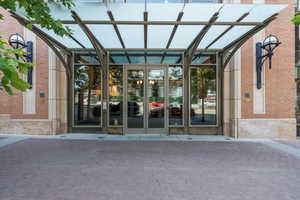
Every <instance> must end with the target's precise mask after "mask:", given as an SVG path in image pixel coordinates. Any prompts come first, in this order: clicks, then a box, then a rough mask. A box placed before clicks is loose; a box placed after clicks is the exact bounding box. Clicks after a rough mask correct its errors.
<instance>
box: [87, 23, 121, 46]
mask: <svg viewBox="0 0 300 200" xmlns="http://www.w3.org/2000/svg"><path fill="white" fill-rule="evenodd" d="M87 26H88V27H89V28H90V30H91V31H92V32H93V34H94V35H95V37H96V38H97V39H98V40H99V42H100V43H101V44H102V45H103V46H104V47H105V48H122V46H121V42H120V40H119V38H118V36H117V34H116V31H115V29H114V28H113V25H110V24H103V25H95V24H91V25H87ZM108 38H109V39H108Z"/></svg>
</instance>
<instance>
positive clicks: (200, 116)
mask: <svg viewBox="0 0 300 200" xmlns="http://www.w3.org/2000/svg"><path fill="white" fill-rule="evenodd" d="M190 70H191V71H190V72H191V74H190V75H191V77H190V78H191V79H190V80H191V85H190V87H191V88H190V89H191V100H190V102H191V105H190V106H191V107H190V109H191V110H190V111H191V112H190V115H191V124H192V125H213V124H216V104H217V101H216V67H215V66H198V67H191V69H190Z"/></svg>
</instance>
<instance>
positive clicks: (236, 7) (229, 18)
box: [217, 4, 254, 22]
mask: <svg viewBox="0 0 300 200" xmlns="http://www.w3.org/2000/svg"><path fill="white" fill-rule="evenodd" d="M253 7H254V5H252V4H224V6H223V8H222V9H221V10H220V13H219V17H218V19H217V21H218V22H235V21H237V20H238V19H239V18H240V17H241V16H243V15H244V14H245V13H247V12H249V11H250V10H251V9H252V8H253Z"/></svg>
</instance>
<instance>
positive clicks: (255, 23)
mask: <svg viewBox="0 0 300 200" xmlns="http://www.w3.org/2000/svg"><path fill="white" fill-rule="evenodd" d="M61 22H62V23H63V24H77V22H76V21H74V20H61ZM82 23H83V24H99V25H100V24H122V25H145V24H147V25H186V26H190V25H214V26H230V25H235V26H257V25H262V22H213V23H211V22H207V21H180V22H177V21H147V22H145V21H113V22H112V21H107V20H83V21H82ZM32 24H40V23H39V22H35V21H32Z"/></svg>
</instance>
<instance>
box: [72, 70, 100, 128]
mask: <svg viewBox="0 0 300 200" xmlns="http://www.w3.org/2000/svg"><path fill="white" fill-rule="evenodd" d="M101 95H102V90H101V71H100V68H99V67H96V66H84V65H82V66H75V67H74V123H75V125H100V124H101Z"/></svg>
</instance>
